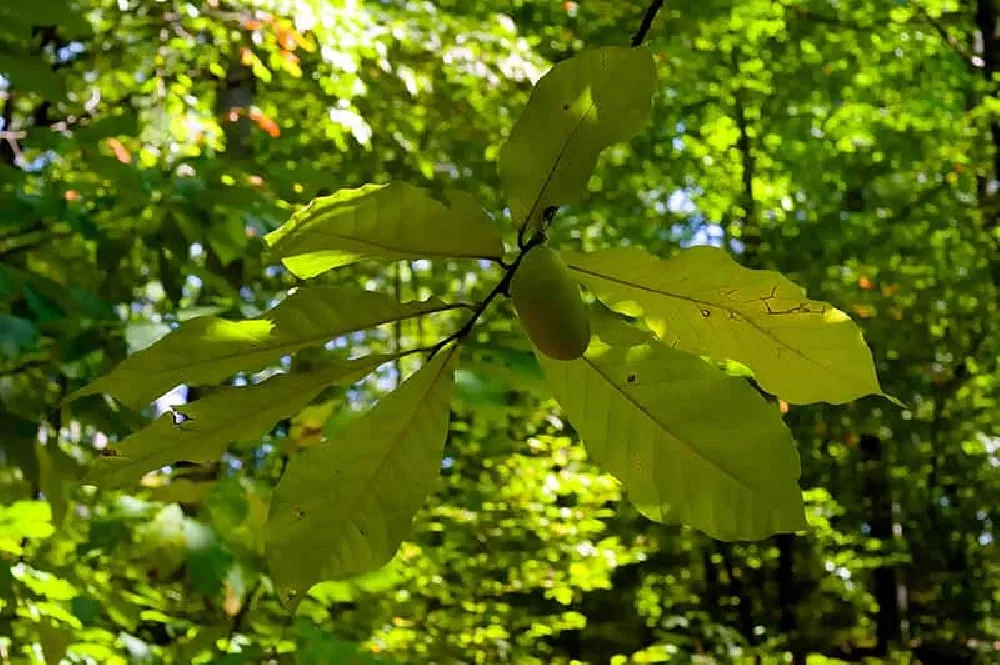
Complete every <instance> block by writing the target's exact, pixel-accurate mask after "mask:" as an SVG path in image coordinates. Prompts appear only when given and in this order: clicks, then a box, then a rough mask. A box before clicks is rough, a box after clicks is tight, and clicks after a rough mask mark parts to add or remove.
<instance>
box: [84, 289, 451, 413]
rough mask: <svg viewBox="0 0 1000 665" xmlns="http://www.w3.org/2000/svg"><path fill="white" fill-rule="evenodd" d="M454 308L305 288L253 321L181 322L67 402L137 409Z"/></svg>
mask: <svg viewBox="0 0 1000 665" xmlns="http://www.w3.org/2000/svg"><path fill="white" fill-rule="evenodd" d="M452 308H453V306H452V305H448V304H446V303H444V302H442V301H440V300H438V299H437V298H431V299H429V300H426V301H422V302H408V303H399V302H397V301H396V300H395V299H393V298H390V297H389V296H386V295H385V294H381V293H375V292H372V291H363V290H361V289H353V288H343V287H327V286H309V287H304V288H301V289H299V290H298V291H296V292H295V293H293V294H292V295H290V296H289V297H287V298H285V300H283V301H282V302H281V303H280V304H279V305H278V306H277V307H275V308H274V309H272V310H270V311H268V312H265V313H264V314H262V315H261V316H259V317H256V318H253V319H247V320H244V321H227V320H225V319H220V318H218V317H214V316H206V317H202V318H198V319H192V320H191V321H186V322H184V323H182V324H181V325H180V327H179V328H178V329H177V330H175V331H173V332H172V333H170V334H169V335H167V336H166V337H164V338H163V339H161V340H160V341H158V342H156V343H155V344H153V345H152V346H150V347H149V348H147V349H144V350H142V351H139V352H138V353H136V354H134V355H132V356H129V357H128V358H127V359H126V360H125V361H124V362H122V363H121V364H120V365H118V366H117V367H116V368H115V369H114V370H112V371H111V373H109V374H107V375H105V376H103V377H101V378H100V379H97V380H96V381H94V382H92V383H91V384H89V385H87V386H86V387H84V388H82V389H80V390H78V391H76V392H75V393H73V394H72V395H70V396H69V397H68V398H67V401H71V400H74V399H76V398H78V397H83V396H84V395H92V394H95V393H100V392H107V393H111V394H112V395H114V396H115V397H117V398H118V399H119V400H120V401H121V402H122V403H123V404H126V405H128V406H130V407H133V408H137V407H140V406H144V405H146V404H148V403H149V402H150V401H152V400H153V399H155V398H157V397H159V396H160V395H162V394H163V393H165V392H167V391H168V390H170V389H171V388H173V387H174V386H177V385H180V384H181V383H191V384H214V383H218V382H220V381H222V380H224V379H225V378H226V377H228V376H231V375H232V374H234V373H236V372H239V371H241V370H251V369H256V368H260V367H263V366H265V365H267V364H269V363H273V362H276V361H277V360H278V359H279V358H281V357H282V356H284V355H288V354H290V353H293V352H295V351H298V350H299V349H303V348H306V347H309V346H317V345H320V344H324V343H325V342H327V341H329V340H331V339H333V338H335V337H338V336H340V335H343V334H345V333H348V332H351V331H354V330H363V329H365V328H372V327H375V326H378V325H381V324H384V323H390V322H392V321H399V320H401V319H406V318H410V317H414V316H421V315H423V314H430V313H433V312H441V311H444V310H448V309H452Z"/></svg>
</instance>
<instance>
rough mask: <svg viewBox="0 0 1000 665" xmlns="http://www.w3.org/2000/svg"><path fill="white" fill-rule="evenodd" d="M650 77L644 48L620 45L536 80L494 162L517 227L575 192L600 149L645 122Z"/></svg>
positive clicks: (572, 198) (569, 61)
mask: <svg viewBox="0 0 1000 665" xmlns="http://www.w3.org/2000/svg"><path fill="white" fill-rule="evenodd" d="M655 84H656V68H655V67H654V64H653V56H652V55H651V54H650V53H649V51H648V50H647V49H645V48H627V47H619V46H606V47H603V48H599V49H589V50H584V51H581V52H580V53H578V54H577V55H575V56H573V57H572V58H569V59H567V60H563V61H561V62H559V63H558V64H557V65H555V66H554V67H553V68H552V69H551V70H549V72H548V73H547V74H545V76H543V77H542V78H541V80H539V81H538V83H537V84H536V85H535V88H534V90H533V91H532V93H531V98H530V99H529V100H528V104H527V106H526V107H525V109H524V111H523V112H522V113H521V116H520V117H519V118H518V120H517V123H515V125H514V128H513V129H512V130H511V132H510V137H509V138H508V139H507V142H506V143H505V144H504V146H503V148H501V149H500V154H499V157H498V163H497V168H498V170H499V173H500V180H501V181H502V183H503V186H504V189H505V190H506V192H507V198H508V201H509V203H510V209H511V214H512V216H513V219H514V223H515V224H516V225H518V227H520V225H521V224H522V223H523V222H524V221H525V220H526V219H527V217H528V215H532V216H533V217H535V218H537V216H538V215H540V214H541V213H542V212H543V211H544V210H545V208H547V207H549V206H553V205H564V204H569V203H574V202H576V201H577V199H579V198H580V196H581V195H582V194H583V193H584V191H586V188H587V180H589V179H590V176H591V173H592V172H593V170H594V166H595V165H596V164H597V158H598V156H599V155H600V153H601V151H602V150H604V148H606V147H608V146H610V145H613V144H615V143H619V142H621V141H627V140H629V139H631V138H632V137H633V136H635V135H636V134H638V133H639V131H640V130H641V129H642V128H643V126H645V124H646V122H647V121H648V119H649V111H650V101H651V100H652V97H653V89H654V86H655ZM533 223H534V221H533Z"/></svg>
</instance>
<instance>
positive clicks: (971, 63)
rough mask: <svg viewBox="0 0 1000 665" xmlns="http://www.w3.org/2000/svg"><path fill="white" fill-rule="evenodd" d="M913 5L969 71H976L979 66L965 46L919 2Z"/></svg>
mask: <svg viewBox="0 0 1000 665" xmlns="http://www.w3.org/2000/svg"><path fill="white" fill-rule="evenodd" d="M913 5H914V7H916V9H917V12H918V13H919V14H920V16H921V18H923V19H924V21H926V22H927V23H928V24H930V26H931V27H932V28H934V30H935V32H937V33H938V35H939V36H940V37H941V39H942V40H944V43H945V44H947V45H948V46H949V47H951V50H952V51H953V52H954V53H955V55H957V56H958V57H959V58H961V59H962V62H964V63H965V66H966V67H968V68H969V69H970V70H971V71H973V72H976V73H978V72H979V69H980V67H979V66H977V65H976V61H975V60H974V59H973V57H972V56H971V55H970V54H969V53H968V52H966V50H965V47H963V46H962V44H961V43H960V42H959V41H958V40H957V39H955V38H954V37H953V36H952V35H951V33H949V32H948V29H947V28H945V27H944V26H943V25H941V23H940V22H939V21H936V20H935V19H934V17H933V16H931V15H930V14H929V13H928V12H927V10H926V9H924V7H923V6H922V5H921V4H920V3H919V2H915V3H913Z"/></svg>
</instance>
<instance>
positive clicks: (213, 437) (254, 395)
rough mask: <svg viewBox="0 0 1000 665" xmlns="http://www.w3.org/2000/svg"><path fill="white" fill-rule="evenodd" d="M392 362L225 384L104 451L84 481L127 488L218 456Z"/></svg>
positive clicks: (372, 359)
mask: <svg viewBox="0 0 1000 665" xmlns="http://www.w3.org/2000/svg"><path fill="white" fill-rule="evenodd" d="M388 360H391V358H390V357H388V356H367V357H365V358H362V359H360V360H354V361H345V362H339V363H333V364H331V365H330V366H329V367H324V368H321V369H316V370H312V371H308V372H295V373H291V374H282V375H280V376H275V377H272V378H269V379H267V380H265V381H261V382H260V383H257V384H254V385H252V386H246V387H239V388H236V387H231V386H224V387H222V388H219V389H217V390H216V391H214V392H212V393H211V394H209V395H208V396H207V397H204V398H202V399H200V400H197V401H195V402H192V403H191V404H188V405H186V406H178V407H176V409H175V410H176V412H171V413H166V414H164V415H162V416H160V417H159V418H157V419H156V420H155V421H153V423H152V424H150V425H149V426H148V427H146V428H144V429H142V430H140V431H138V432H136V433H135V434H133V435H132V436H129V437H127V438H126V439H125V440H123V441H122V442H121V443H120V444H118V445H117V446H116V447H115V448H114V449H109V450H106V451H103V452H102V457H101V458H100V459H99V460H97V462H96V463H94V464H93V465H92V466H91V469H90V472H89V473H88V474H87V476H86V478H85V479H84V480H85V481H87V482H90V483H96V484H99V485H102V486H105V487H108V488H121V487H126V486H128V485H130V484H133V483H136V482H138V481H139V480H141V479H142V477H143V476H144V475H146V474H147V473H149V472H151V471H155V470H157V469H159V468H161V467H165V466H169V465H170V464H173V463H174V462H177V461H179V460H183V461H187V462H211V461H214V460H217V459H218V458H219V457H220V456H221V455H222V453H223V452H224V451H225V449H226V446H227V445H228V444H229V443H231V442H234V441H247V440H252V439H259V438H260V437H261V435H263V434H265V433H267V432H269V431H270V430H271V429H272V428H273V427H274V425H275V423H277V422H278V421H279V420H281V419H282V418H286V417H288V415H289V414H293V413H297V412H299V411H301V410H302V409H303V408H304V407H305V406H306V405H308V404H309V403H310V402H312V401H313V399H315V398H316V396H317V395H318V394H319V393H320V391H322V390H323V389H325V388H327V387H329V386H331V385H335V384H338V383H352V382H353V381H356V380H358V379H360V378H362V377H364V376H365V375H366V374H368V373H370V372H371V371H372V370H373V369H374V368H375V367H377V366H378V365H380V364H382V363H383V362H386V361H388Z"/></svg>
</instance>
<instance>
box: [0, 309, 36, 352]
mask: <svg viewBox="0 0 1000 665" xmlns="http://www.w3.org/2000/svg"><path fill="white" fill-rule="evenodd" d="M37 346H38V330H37V329H36V328H35V324H33V323H32V322H31V320H30V319H25V318H23V317H20V316H11V315H10V314H0V353H2V354H3V355H5V356H7V358H10V359H14V358H17V357H18V356H20V355H21V354H22V353H23V352H25V351H30V350H31V349H34V348H35V347H37Z"/></svg>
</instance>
